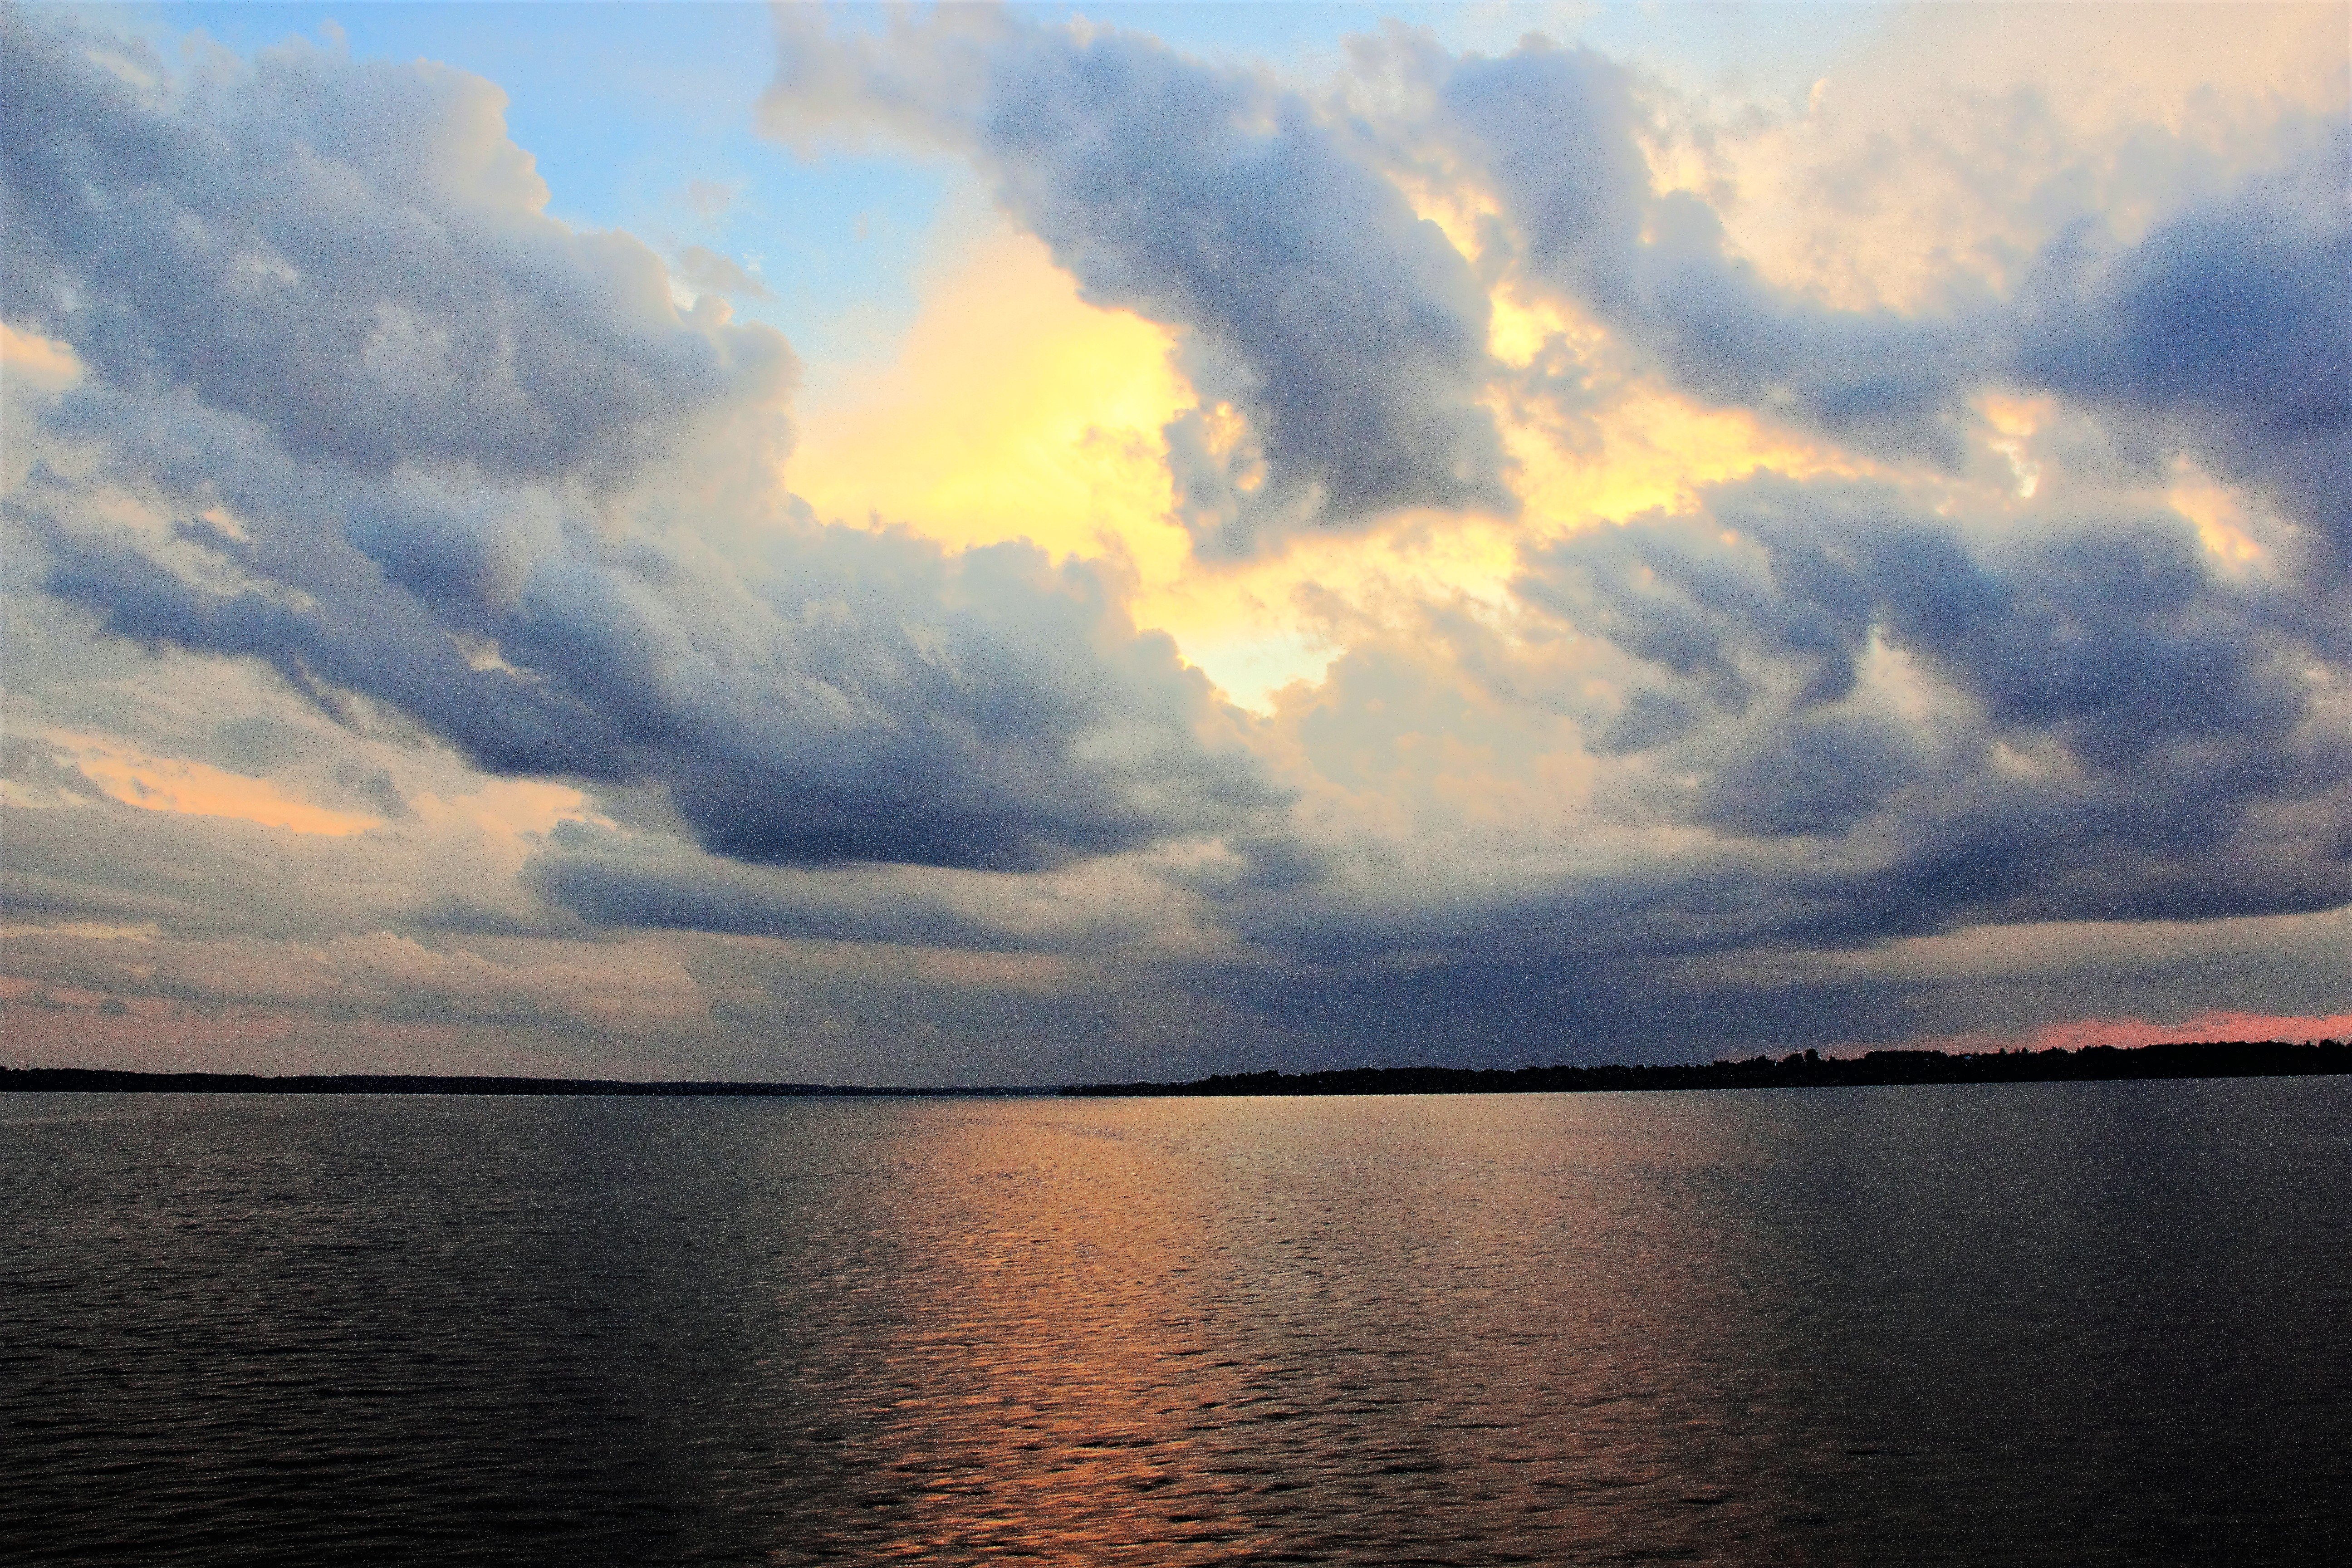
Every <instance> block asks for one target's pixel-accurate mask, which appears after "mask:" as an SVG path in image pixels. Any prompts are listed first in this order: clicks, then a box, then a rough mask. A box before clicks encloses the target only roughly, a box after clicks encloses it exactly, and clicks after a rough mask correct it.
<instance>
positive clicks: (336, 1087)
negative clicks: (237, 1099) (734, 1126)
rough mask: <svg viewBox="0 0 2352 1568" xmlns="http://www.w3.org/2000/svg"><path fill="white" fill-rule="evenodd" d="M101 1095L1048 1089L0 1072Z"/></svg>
mask: <svg viewBox="0 0 2352 1568" xmlns="http://www.w3.org/2000/svg"><path fill="white" fill-rule="evenodd" d="M12 1090H18V1091H27V1092H29V1091H34V1090H46V1091H47V1092H50V1093H61V1092H62V1093H75V1092H83V1093H93V1092H94V1093H104V1094H561V1095H590V1096H594V1095H656V1096H685V1097H705V1098H717V1097H721V1096H734V1097H741V1098H748V1099H771V1100H812V1099H824V1098H828V1097H839V1096H854V1095H892V1096H897V1097H898V1098H901V1099H908V1098H912V1099H925V1098H938V1097H941V1096H968V1095H993V1096H1000V1097H1002V1096H1008V1095H1040V1094H1051V1093H1053V1092H1054V1090H1053V1089H1052V1088H1051V1087H1050V1086H1045V1085H1037V1086H1029V1087H996V1088H979V1089H889V1088H875V1087H868V1086H865V1085H859V1084H825V1083H730V1082H709V1083H705V1082H697V1081H692V1080H680V1081H676V1082H666V1083H638V1082H634V1081H632V1080H630V1079H586V1078H465V1077H458V1076H452V1075H446V1074H437V1073H299V1074H295V1075H292V1076H289V1077H286V1078H263V1077H260V1076H258V1075H257V1074H254V1073H249V1072H118V1071H116V1070H115V1069H113V1068H5V1067H0V1093H5V1092H9V1091H12Z"/></svg>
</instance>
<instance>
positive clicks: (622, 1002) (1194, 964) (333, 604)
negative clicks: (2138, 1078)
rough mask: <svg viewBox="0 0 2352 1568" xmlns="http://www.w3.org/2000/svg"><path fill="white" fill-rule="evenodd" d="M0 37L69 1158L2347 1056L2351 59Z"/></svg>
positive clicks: (31, 836) (2247, 35)
mask: <svg viewBox="0 0 2352 1568" xmlns="http://www.w3.org/2000/svg"><path fill="white" fill-rule="evenodd" d="M0 29H5V32H0V177H5V185H0V200H5V211H4V212H0V221H4V222H5V227H0V259H4V260H5V269H0V323H4V324H0V420H4V421H5V423H0V529H5V531H0V697H5V707H0V748H5V756H4V757H0V1008H5V1012H0V1058H5V1060H6V1062H7V1063H8V1065H11V1066H18V1067H24V1066H39V1065H53V1066H64V1065H78V1066H91V1067H115V1068H148V1069H158V1070H171V1069H182V1070H213V1071H253V1072H264V1073H274V1072H335V1071H413V1072H445V1073H467V1072H502V1073H504V1072H513V1073H541V1074H562V1075H572V1074H593V1075H600V1076H602V1075H610V1076H625V1077H649V1078H688V1077H699V1078H709V1077H729V1078H757V1079H770V1080H779V1081H816V1082H829V1083H869V1084H919V1085H953V1084H1050V1083H1060V1082H1072V1081H1087V1080H1104V1079H1134V1078H1147V1077H1148V1078H1159V1079H1169V1078H1189V1077H1194V1076H1198V1075H1202V1074H1205V1073H1209V1072H1213V1071H1229V1070H1255V1069H1258V1068H1286V1069H1304V1068H1319V1067H1331V1066H1347V1065H1392V1064H1409V1063H1425V1064H1442V1065H1454V1066H1502V1067H1511V1066H1521V1065H1528V1064H1534V1063H1554V1062H1566V1063H1594V1062H1609V1061H1624V1062H1662V1061H1685V1060H1701V1061H1703V1060H1709V1059H1715V1058H1722V1057H1746V1056H1750V1055H1754V1054H1756V1053H1758V1052H1770V1053H1773V1054H1780V1053H1783V1052H1787V1051H1790V1050H1802V1049H1806V1048H1815V1049H1820V1050H1822V1051H1823V1052H1825V1053H1840V1054H1852V1053H1856V1052H1860V1051H1864V1050H1869V1049H1876V1048H1886V1047H1938V1048H1947V1049H1973V1048H1995V1047H2018V1046H2044V1045H2050V1044H2064V1045H2070V1046H2074V1045H2082V1044H2091V1043H2116V1044H2137V1043H2144V1042H2147V1041H2149V1040H2154V1039H2184V1038H2240V1037H2263V1038H2270V1037H2287V1038H2296V1039H2304V1038H2313V1037H2322V1036H2327V1035H2334V1036H2337V1037H2342V1036H2346V1035H2352V918H2347V910H2352V788H2347V785H2348V784H2352V500H2347V489H2352V479H2347V476H2352V409H2348V408H2347V404H2352V145H2348V144H2347V142H2352V133H2348V132H2347V123H2352V121H2347V75H2352V58H2347V57H2352V25H2347V12H2346V10H2345V9H2344V8H2343V7H2342V6H2340V5H2322V6H2288V7H2269V6H2256V5H2214V6H2202V5H2147V6H2108V5H2053V6H2038V7H2023V6H2017V7H2011V6H2002V5H1949V6H1940V7H1933V8H1925V9H1919V8H1908V7H1882V6H1875V5H1803V6H1771V5H1676V4H1650V5H1638V6H1625V7H1618V6H1586V5H1506V4H1469V5H1412V6H1403V7H1394V8H1386V7H1379V6H1372V5H1254V4H1244V3H1231V4H1191V5H1117V4H1114V5H1092V6H1076V5H1055V6H1042V7H1031V6H1012V7H1003V8H998V7H982V6H950V7H939V8H921V7H918V8H893V9H887V10H886V9H876V8H870V7H830V6H819V5H783V6H778V7H773V8H769V7H762V6H757V5H552V4H545V5H383V4H379V5H147V6H120V7H117V6H80V5H74V6H58V5H25V4H12V5H8V6H6V7H5V10H0Z"/></svg>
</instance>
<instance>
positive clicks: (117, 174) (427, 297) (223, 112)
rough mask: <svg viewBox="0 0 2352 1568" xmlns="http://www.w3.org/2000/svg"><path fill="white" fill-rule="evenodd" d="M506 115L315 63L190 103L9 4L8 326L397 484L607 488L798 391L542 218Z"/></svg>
mask: <svg viewBox="0 0 2352 1568" xmlns="http://www.w3.org/2000/svg"><path fill="white" fill-rule="evenodd" d="M503 108H504V99H503V96H502V95H501V94H500V93H499V91H498V89H496V88H494V87H493V86H491V85H490V84H489V83H488V82H486V81H483V80H481V79H478V78H476V77H471V76H468V75H466V74H465V73H463V72H461V71H457V70H452V69H449V68H445V67H439V66H435V65H431V64H427V63H424V62H417V63H413V64H405V65H393V64H388V63H377V62H368V61H356V60H352V59H348V58H341V57H339V56H337V55H334V54H331V53H328V52H325V51H322V50H319V49H315V48H312V47H307V46H304V45H300V44H289V45H287V46H284V47H278V48H276V49H271V50H268V51H265V52H264V53H263V54H261V55H260V56H259V57H257V59H256V60H255V62H254V63H253V64H252V66H251V67H250V68H246V67H243V66H239V65H236V64H234V63H230V62H226V61H224V60H217V59H215V60H213V61H208V62H206V63H205V64H202V65H200V66H199V67H197V68H194V70H193V71H191V72H190V73H189V74H188V75H187V76H186V77H185V78H184V79H182V80H180V81H179V82H178V83H176V84H173V83H170V81H169V79H168V78H167V76H166V73H165V72H164V70H163V67H162V65H161V63H160V62H159V61H157V60H155V59H154V58H152V57H151V56H149V55H148V54H147V53H146V52H145V50H144V48H143V46H140V45H136V44H132V43H130V42H127V41H125V40H122V39H120V38H117V37H111V36H107V35H100V34H96V33H90V32H85V31H79V30H76V29H74V28H72V27H70V26H63V25H59V24H57V23H54V22H52V21H50V20H47V19H40V20H36V19H34V17H33V16H31V15H30V14H28V13H25V12H21V11H12V12H11V13H10V14H9V15H8V16H7V18H6V47H5V50H0V150H4V151H0V157H5V162H4V163H0V171H5V222H6V227H7V234H8V243H7V247H6V251H5V258H6V259H5V272H0V309H4V310H5V313H6V315H7V318H8V320H10V321H14V322H16V323H18V324H19V325H22V326H30V327H33V328H36V329H37V330H38V331H42V332H45V333H47V334H48V335H49V336H51V337H55V338H58V339H62V340H63V341H65V342H68V343H71V344H72V345H73V347H74V349H75V351H76V352H77V353H79V355H80V356H81V358H82V361H83V363H85V364H87V365H88V366H89V368H90V369H91V370H92V371H93V372H94V373H96V374H98V375H99V376H100V377H102V378H104V379H105V380H106V381H107V382H109V383H110V384H114V385H116V386H119V387H122V388H125V389H127V390H136V391H161V390H163V389H165V388H173V387H177V388H181V389H184V390H185V391H186V392H188V393H191V394H193V395H194V396H195V397H197V398H198V399H200V400H202V401H203V402H204V403H205V405H208V406H210V407H213V408H215V409H218V410H221V411H223V412H226V413H230V414H235V415H238V416H244V417H246V418H248V419H251V420H253V421H254V422H255V423H256V424H257V425H258V426H261V427H262V428H264V429H266V430H267V431H268V432H269V434H270V436H271V437H273V438H274V439H275V440H276V441H277V442H278V443H279V444H280V445H281V446H283V447H284V448H285V449H286V450H287V451H289V453H292V454H295V455H296V456H299V457H302V458H331V459H334V460H336V461H338V462H341V463H344V464H348V465H351V466H352V467H354V468H362V469H365V470H368V471H371V472H376V473H382V472H385V471H388V470H390V469H391V468H394V467H396V466H398V465H401V464H453V463H454V464H464V465H467V466H469V467H472V468H478V469H479V470H482V471H485V472H488V473H495V474H502V475H513V476H528V475H550V474H557V473H564V472H572V471H577V470H583V469H612V468H616V467H620V466H623V465H625V463H626V462H627V461H628V460H630V459H632V458H635V457H637V456H640V455H642V454H643V453H644V452H645V451H646V450H647V449H648V448H649V447H652V446H653V445H655V444H656V443H658V442H659V441H660V440H661V439H662V438H663V437H664V436H665V435H666V434H667V433H669V432H672V431H675V430H676V429H677V428H678V427H680V426H684V425H687V424H689V423H691V422H692V421H694V420H696V419H697V418H698V417H701V416H705V415H707V414H708V413H709V412H711V411H712V410H714V409H719V408H723V407H728V406H732V405H737V404H739V403H740V402H742V401H743V400H745V399H746V398H751V397H761V396H768V395H773V394H774V393H776V392H777V391H779V390H780V389H781V388H782V385H783V384H785V383H786V382H787V381H788V380H789V378H790V377H791V375H792V374H793V358H792V355H791V353H790V352H789V351H788V350H787V349H786V347H785V345H784V342H783V340H782V338H781V337H780V336H778V335H777V334H776V333H775V332H773V331H770V330H768V329H765V328H761V327H738V326H733V325H730V324H728V323H727V322H726V321H725V319H724V317H723V314H721V313H718V312H712V311H702V312H697V313H695V314H693V315H690V316H687V317H684V318H680V317H679V316H677V314H676V313H675V312H674V311H673V310H671V308H670V305H669V300H668V293H667V278H666V275H665V273H664V271H663V268H662V265H661V261H660V259H659V258H657V257H656V256H655V255H654V254H653V253H652V252H651V251H649V250H647V249H646V247H644V246H642V245H640V244H638V243H637V242H636V241H635V240H634V239H631V238H629V237H625V236H623V235H617V234H604V235H598V234H579V233H574V232H573V231H572V230H570V229H568V228H566V227H564V226H562V225H561V224H559V223H556V222H555V221H554V220H552V219H551V218H549V217H547V216H544V214H543V213H542V212H541V206H542V205H543V204H544V202H545V200H546V191H545V188H544V186H543V185H541V183H540V181H539V178H538V176H537V175H536V174H534V173H533V172H532V170H531V165H530V158H529V156H528V155H527V154H525V153H522V152H521V150H520V149H519V148H517V147H516V146H514V144H513V143H512V142H509V141H508V140H507V138H506V135H505V131H504V126H503Z"/></svg>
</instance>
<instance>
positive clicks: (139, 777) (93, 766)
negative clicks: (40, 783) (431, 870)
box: [48, 735, 382, 837]
mask: <svg viewBox="0 0 2352 1568" xmlns="http://www.w3.org/2000/svg"><path fill="white" fill-rule="evenodd" d="M48 739H49V740H50V741H52V742H55V743H56V744H57V745H58V746H59V747H61V748H62V749H64V750H65V751H67V752H70V753H71V754H72V756H73V760H74V762H75V763H76V764H77V765H79V767H80V769H81V771H82V773H84V774H85V775H86V776H87V777H88V778H89V781H90V782H91V783H92V784H97V785H98V786H99V787H100V788H101V789H103V790H105V791H106V793H107V794H108V795H110V796H112V797H113V798H114V799H116V800H119V801H121V803H122V804H123V805H135V806H139V807H141V808H142V809H144V810H147V811H168V812H178V813H183V814H185V815H188V816H227V817H235V818H236V819H237V820H238V821H241V822H257V823H259V824H261V825H262V826H264V827H282V828H285V829H287V830H288V831H289V832H293V833H316V834H322V835H325V836H327V837H348V836H350V835H352V834H354V833H364V832H366V831H367V830H368V829H369V828H371V827H376V826H382V819H381V818H378V817H373V816H356V815H354V814H352V813H350V812H342V811H330V810H328V809H327V808H326V807H325V806H322V805H311V804H310V802H309V801H306V800H301V799H298V798H296V797H295V796H292V795H288V794H286V793H285V791H283V790H281V789H280V788H279V787H278V785H276V784H272V783H270V782H269V781H268V780H267V779H257V778H247V777H246V776H245V775H244V774H242V773H225V772H223V771H222V770H221V769H219V768H215V767H213V766H211V765H210V764H208V763H197V762H189V761H185V760H182V759H177V758H168V757H150V756H145V755H142V753H140V752H129V751H124V750H121V749H120V748H118V747H115V746H110V745H108V744H107V743H105V742H101V741H94V740H90V739H89V738H87V737H84V736H79V735H51V736H49V737H48Z"/></svg>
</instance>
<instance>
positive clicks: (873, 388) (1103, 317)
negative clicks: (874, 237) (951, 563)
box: [787, 232, 1192, 572]
mask: <svg viewBox="0 0 2352 1568" xmlns="http://www.w3.org/2000/svg"><path fill="white" fill-rule="evenodd" d="M1168 349H1169V340H1168V334H1167V333H1166V332H1165V331H1162V330H1161V329H1160V328H1159V327H1156V326H1154V325H1152V324H1151V323H1150V322H1148V321H1142V320H1140V319H1139V318H1138V317H1135V316H1131V315H1129V314H1126V313H1125V312H1121V311H1111V310H1097V309H1095V308H1094V307H1092V306H1090V305H1088V304H1087V303H1086V302H1085V301H1084V300H1080V299H1079V298H1078V294H1077V289H1076V284H1075V283H1074V282H1073V281H1072V280H1071V279H1070V277H1069V275H1068V274H1066V273H1065V272H1063V271H1061V270H1060V269H1058V268H1055V266H1054V264H1053V261H1052V259H1051V258H1049V257H1048V256H1047V255H1046V252H1045V247H1044V245H1042V244H1041V243H1039V242H1038V241H1036V240H1034V239H1032V238H1030V237H1026V236H1020V235H1013V234H1010V233H1003V232H1000V233H997V234H994V235H992V236H991V237H988V238H987V239H985V240H983V241H982V243H980V244H979V245H978V246H977V247H974V248H973V250H972V251H971V253H970V254H969V255H968V256H967V257H966V258H964V260H963V263H962V265H961V267H959V268H957V269H956V270H955V271H954V272H953V273H952V274H951V275H950V276H949V277H947V278H945V279H943V280H942V281H941V283H940V286H939V288H938V289H937V290H936V291H935V293H934V294H933V296H932V298H931V299H930V300H929V301H928V302H927V304H926V306H925V308H924V310H923V312H922V314H921V315H920V317H919V319H918V320H917V321H916V323H915V325H914V327H913V328H912V329H911V330H910V331H909V332H908V336H907V339H906V341H905V342H904V343H903V344H902V345H901V347H900V351H899V353H898V359H897V361H896V362H895V363H892V364H891V365H889V366H888V367H887V368H886V369H883V370H881V371H879V372H876V373H872V374H866V375H864V376H858V377H853V378H850V379H848V380H845V382H843V383H840V384H837V385H835V386H834V387H832V388H830V389H827V388H822V387H820V388H816V389H813V391H812V393H811V395H810V397H809V399H808V400H807V401H806V402H804V404H803V406H802V409H801V415H800V419H801V443H800V449H799V451H798V452H797V453H796V454H795V456H794V458H793V462H792V465H791V468H790V471H789V473H788V475H787V479H788V481H789V483H790V484H791V487H792V488H793V489H794V490H795V491H797V492H798V493H799V494H800V495H802V496H803V497H804V498H805V499H806V500H808V501H809V503H810V504H811V505H813V506H814V507H815V508H816V510H818V512H819V513H820V514H822V515H824V516H826V517H841V518H844V519H846V520H850V521H857V520H862V519H864V518H865V517H866V516H867V515H868V514H869V513H879V514H880V515H881V517H882V518H883V519H884V520H886V521H890V522H896V523H903V524H905V525H907V526H908V527H911V528H913V529H915V530H917V531H919V532H922V533H924V534H927V535H929V536H930V537H932V538H935V539H939V540H940V541H942V542H946V543H949V544H956V545H971V544H988V543H994V542H999V541H1003V540H1009V539H1029V540H1034V541H1035V542H1037V543H1038V544H1040V545H1042V546H1044V547H1045V549H1047V550H1050V551H1053V552H1056V553H1068V552H1078V553H1083V554H1096V553H1099V552H1102V551H1103V550H1104V549H1105V548H1106V546H1107V545H1108V546H1109V547H1110V548H1112V549H1113V550H1114V551H1117V552H1124V553H1127V554H1129V555H1130V556H1132V557H1133V558H1134V559H1135V560H1136V561H1137V562H1138V563H1139V566H1141V567H1142V568H1143V569H1144V570H1147V571H1155V572H1165V571H1168V570H1171V569H1172V568H1173V567H1174V566H1175V563H1176V562H1177V561H1178V560H1179V559H1181V556H1182V554H1183V552H1184V549H1185V539H1184V535H1183V532H1182V531H1181V529H1178V528H1176V527H1175V526H1174V525H1173V524H1172V523H1171V522H1170V521H1169V520H1168V513H1169V490H1168V479H1167V475H1166V472H1165V471H1164V469H1163V468H1162V466H1161V464H1160V426H1163V425H1165V424H1166V423H1167V422H1168V421H1169V420H1170V419H1172V418H1173V417H1175V416H1176V414H1177V413H1178V412H1179V411H1180V410H1181V409H1182V408H1184V407H1185V406H1187V405H1189V404H1190V403H1191V401H1192V399H1191V397H1190V395H1189V394H1188V392H1187V390H1186V388H1185V386H1184V384H1183V381H1182V379H1181V377H1180V376H1178V375H1177V374H1175V373H1174V371H1173V370H1171V368H1170V366H1169V363H1168Z"/></svg>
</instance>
